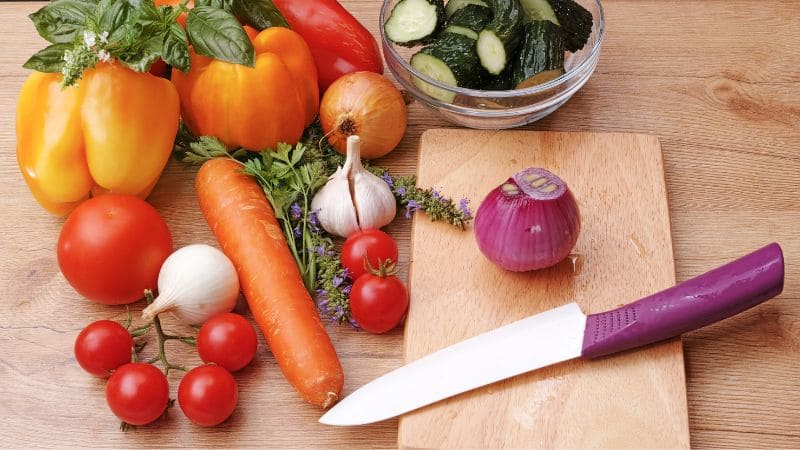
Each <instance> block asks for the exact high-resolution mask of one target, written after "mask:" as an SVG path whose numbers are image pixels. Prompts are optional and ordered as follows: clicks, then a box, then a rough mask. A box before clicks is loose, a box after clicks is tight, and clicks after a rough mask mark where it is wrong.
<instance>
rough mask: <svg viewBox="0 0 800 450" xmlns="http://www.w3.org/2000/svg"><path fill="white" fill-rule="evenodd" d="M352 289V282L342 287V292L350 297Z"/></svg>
mask: <svg viewBox="0 0 800 450" xmlns="http://www.w3.org/2000/svg"><path fill="white" fill-rule="evenodd" d="M351 290H353V285H352V284H348V285H347V286H345V287H343V288H342V292H343V293H344V295H346V296H348V297H350V291H351Z"/></svg>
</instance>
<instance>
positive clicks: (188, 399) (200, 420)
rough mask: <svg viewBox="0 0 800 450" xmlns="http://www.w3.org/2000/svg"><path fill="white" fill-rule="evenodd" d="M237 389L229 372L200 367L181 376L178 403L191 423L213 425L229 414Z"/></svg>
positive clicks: (237, 392)
mask: <svg viewBox="0 0 800 450" xmlns="http://www.w3.org/2000/svg"><path fill="white" fill-rule="evenodd" d="M238 400H239V388H238V387H237V386H236V380H234V379H233V376H232V375H231V373H230V372H228V371H227V370H225V369H223V368H222V367H220V366H200V367H195V368H194V369H192V370H190V371H189V372H188V373H187V374H186V375H184V376H183V379H182V380H181V384H180V385H178V404H179V405H180V407H181V411H183V413H184V414H186V417H188V418H189V420H191V421H192V422H194V423H196V424H197V425H200V426H204V427H213V426H214V425H219V424H220V423H222V422H224V421H225V419H227V418H228V417H230V416H231V414H232V413H233V410H234V409H235V408H236V402H237V401H238Z"/></svg>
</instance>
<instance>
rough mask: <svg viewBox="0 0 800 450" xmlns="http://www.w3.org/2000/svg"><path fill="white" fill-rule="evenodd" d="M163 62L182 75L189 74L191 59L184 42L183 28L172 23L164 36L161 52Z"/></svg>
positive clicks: (184, 33) (187, 46)
mask: <svg viewBox="0 0 800 450" xmlns="http://www.w3.org/2000/svg"><path fill="white" fill-rule="evenodd" d="M161 58H163V59H164V62H166V63H167V64H169V65H170V66H172V67H175V68H176V69H178V70H180V71H181V72H183V73H188V72H189V67H190V66H191V59H190V58H189V43H188V42H186V31H184V29H183V27H182V26H181V25H180V24H179V23H177V22H173V23H172V25H170V27H169V30H167V34H166V36H164V49H163V50H162V52H161Z"/></svg>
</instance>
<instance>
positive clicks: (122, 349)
mask: <svg viewBox="0 0 800 450" xmlns="http://www.w3.org/2000/svg"><path fill="white" fill-rule="evenodd" d="M132 352H133V337H132V336H131V334H130V333H129V332H128V330H126V329H125V327H123V326H122V325H120V324H118V323H117V322H112V321H111V320H98V321H97V322H94V323H92V324H89V326H87V327H86V328H84V329H83V331H81V332H80V334H78V337H77V338H76V339H75V359H76V360H78V364H80V366H81V367H82V368H83V370H85V371H87V372H89V374H90V375H94V376H96V377H101V378H108V377H109V376H110V375H111V371H112V370H115V369H116V368H117V367H119V366H121V365H123V364H127V363H129V362H131V354H132Z"/></svg>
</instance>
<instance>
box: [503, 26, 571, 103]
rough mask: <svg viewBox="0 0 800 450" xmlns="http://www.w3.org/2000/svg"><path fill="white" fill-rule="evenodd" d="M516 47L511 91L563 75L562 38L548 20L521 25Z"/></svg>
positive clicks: (557, 29) (558, 28)
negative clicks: (521, 31)
mask: <svg viewBox="0 0 800 450" xmlns="http://www.w3.org/2000/svg"><path fill="white" fill-rule="evenodd" d="M520 47H521V48H520V51H519V54H517V56H516V58H515V59H514V64H513V66H512V67H513V68H512V70H511V82H512V83H511V84H512V85H513V86H514V88H515V89H524V88H527V87H531V86H536V85H537V84H542V83H547V82H548V81H551V80H554V79H556V78H558V77H560V76H561V75H563V74H564V36H563V34H562V33H561V27H559V26H558V25H555V24H554V23H553V22H551V21H549V20H534V21H533V22H530V23H527V24H525V27H524V31H523V39H522V45H521V46H520Z"/></svg>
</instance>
